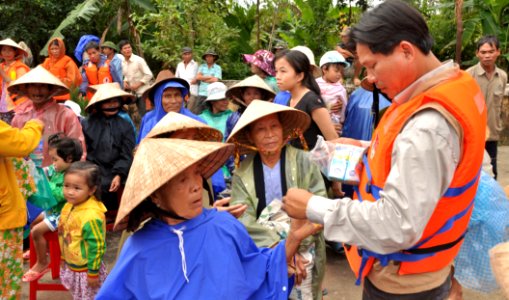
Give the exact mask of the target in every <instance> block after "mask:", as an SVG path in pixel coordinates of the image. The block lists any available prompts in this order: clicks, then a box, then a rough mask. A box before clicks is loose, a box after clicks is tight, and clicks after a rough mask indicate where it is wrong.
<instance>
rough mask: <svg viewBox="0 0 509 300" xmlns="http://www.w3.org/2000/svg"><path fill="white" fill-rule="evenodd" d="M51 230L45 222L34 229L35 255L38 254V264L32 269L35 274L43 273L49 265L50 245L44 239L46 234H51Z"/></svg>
mask: <svg viewBox="0 0 509 300" xmlns="http://www.w3.org/2000/svg"><path fill="white" fill-rule="evenodd" d="M49 231H50V228H49V227H48V225H47V224H46V223H45V222H39V223H37V224H36V225H35V226H34V227H33V228H32V231H31V232H32V239H33V240H34V246H35V253H36V254H37V262H36V263H35V265H34V266H33V267H32V268H31V270H33V271H35V272H42V271H44V269H46V268H47V267H48V265H49V261H48V256H47V254H46V252H47V250H48V243H47V242H46V239H45V238H44V234H45V233H46V232H49Z"/></svg>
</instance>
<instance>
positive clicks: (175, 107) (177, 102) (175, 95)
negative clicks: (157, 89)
mask: <svg viewBox="0 0 509 300" xmlns="http://www.w3.org/2000/svg"><path fill="white" fill-rule="evenodd" d="M183 100H184V99H182V91H181V90H180V89H177V88H167V89H165V90H164V92H163V96H162V105H163V109H164V111H165V112H167V113H169V112H170V111H172V112H176V113H178V112H179V111H180V108H181V107H182V101H183Z"/></svg>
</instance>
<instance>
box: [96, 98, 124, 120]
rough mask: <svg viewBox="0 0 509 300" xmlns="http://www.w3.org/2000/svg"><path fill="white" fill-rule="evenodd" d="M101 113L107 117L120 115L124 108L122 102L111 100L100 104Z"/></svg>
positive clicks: (116, 99) (115, 99)
mask: <svg viewBox="0 0 509 300" xmlns="http://www.w3.org/2000/svg"><path fill="white" fill-rule="evenodd" d="M99 105H100V108H101V111H102V112H103V114H104V115H105V116H107V117H109V116H114V115H116V114H118V112H119V111H120V108H122V102H121V101H120V99H118V98H114V99H109V100H106V101H104V102H101V103H99Z"/></svg>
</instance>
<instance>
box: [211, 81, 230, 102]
mask: <svg viewBox="0 0 509 300" xmlns="http://www.w3.org/2000/svg"><path fill="white" fill-rule="evenodd" d="M227 89H228V88H227V87H226V85H224V83H222V82H214V83H211V84H209V86H208V87H207V99H206V100H205V101H217V100H223V99H226V90H227Z"/></svg>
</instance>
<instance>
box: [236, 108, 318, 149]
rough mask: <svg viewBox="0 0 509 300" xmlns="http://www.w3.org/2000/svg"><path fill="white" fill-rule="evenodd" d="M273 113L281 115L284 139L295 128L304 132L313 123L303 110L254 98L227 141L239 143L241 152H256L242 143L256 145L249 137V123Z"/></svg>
mask: <svg viewBox="0 0 509 300" xmlns="http://www.w3.org/2000/svg"><path fill="white" fill-rule="evenodd" d="M272 114H278V115H279V121H280V122H281V126H282V127H283V139H286V138H287V137H288V136H290V134H291V133H292V131H293V130H294V129H300V130H301V131H302V132H303V133H304V132H305V131H306V130H307V129H308V127H309V125H310V124H311V118H310V117H309V116H308V114H306V113H305V112H303V111H300V110H298V109H295V108H292V107H288V106H284V105H279V104H274V103H271V102H267V101H262V100H253V102H251V104H250V105H249V106H248V107H247V108H246V110H245V111H244V113H243V114H242V116H241V117H240V119H239V121H238V122H237V124H236V125H235V127H234V128H233V130H232V133H231V134H230V136H229V137H228V140H227V141H226V142H227V143H239V144H240V149H239V152H240V154H247V153H250V152H254V150H252V149H248V148H246V147H242V145H247V146H253V147H254V146H255V145H254V144H253V143H252V142H251V141H250V139H249V138H248V130H249V125H251V124H253V123H255V122H256V121H258V120H260V119H261V118H264V117H266V116H269V115H272Z"/></svg>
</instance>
